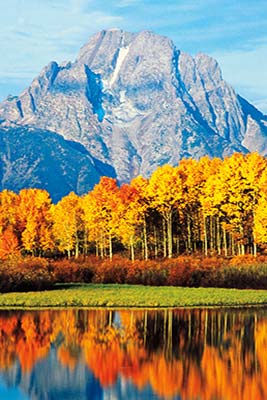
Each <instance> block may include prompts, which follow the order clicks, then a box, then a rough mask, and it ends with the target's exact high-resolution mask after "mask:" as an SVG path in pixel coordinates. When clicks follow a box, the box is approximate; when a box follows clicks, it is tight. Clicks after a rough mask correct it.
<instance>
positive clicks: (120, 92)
mask: <svg viewBox="0 0 267 400" xmlns="http://www.w3.org/2000/svg"><path fill="white" fill-rule="evenodd" d="M0 120H2V121H3V125H4V126H7V127H9V126H12V124H14V123H15V124H16V125H19V126H25V127H26V126H32V127H35V128H38V129H45V130H51V131H53V132H57V133H59V134H61V135H62V136H63V137H64V138H65V139H66V140H71V141H75V142H78V143H80V144H82V145H83V146H84V148H86V149H87V150H88V151H89V152H90V154H91V155H92V156H93V157H95V158H96V159H99V160H100V161H101V162H103V163H105V164H110V165H112V166H114V168H115V171H116V175H117V177H118V179H119V180H120V181H129V180H130V179H131V178H132V177H134V176H136V175H137V174H143V175H144V176H148V175H149V174H151V172H152V171H153V170H154V169H155V168H156V167H157V166H158V165H162V164H164V163H170V164H177V162H178V161H179V160H180V159H181V158H183V157H194V158H199V157H201V156H203V155H209V156H211V157H213V156H217V157H224V156H226V155H230V154H232V153H233V152H235V151H241V152H247V151H255V150H257V151H259V152H260V153H261V154H264V155H265V154H266V153H267V139H266V138H267V118H266V117H265V116H264V115H262V114H261V113H260V112H259V111H258V110H256V109H255V108H254V107H253V106H252V105H250V104H249V103H248V102H246V100H244V99H242V98H241V97H240V96H238V95H237V94H236V93H235V91H234V90H233V88H232V87H231V86H229V85H228V84H227V83H226V82H225V81H224V80H223V78H222V74H221V71H220V68H219V66H218V64H217V62H216V61H215V60H214V59H212V58H210V57H208V56H207V55H204V54H198V55H196V56H195V57H191V56H190V55H188V54H185V53H183V52H181V51H180V50H178V49H177V48H176V47H175V45H174V44H173V42H172V41H171V40H170V39H168V38H166V37H163V36H159V35H155V34H153V33H151V32H147V31H144V32H140V33H137V34H132V33H128V32H124V31H121V30H114V29H113V30H108V31H102V32H99V33H97V34H96V35H94V36H92V37H91V38H90V40H89V42H88V43H87V44H85V46H83V47H82V49H81V50H80V52H79V55H78V57H77V59H76V61H75V62H73V63H67V64H66V63H65V64H61V65H58V64H57V63H56V62H51V63H50V64H49V65H48V66H46V67H45V68H44V69H43V70H42V72H41V73H40V75H39V76H38V77H37V78H36V79H34V81H33V82H32V84H31V85H30V87H29V88H28V89H26V90H25V91H24V92H23V93H22V94H21V95H20V96H18V97H14V98H9V99H8V100H6V101H5V102H3V103H2V104H1V105H0Z"/></svg>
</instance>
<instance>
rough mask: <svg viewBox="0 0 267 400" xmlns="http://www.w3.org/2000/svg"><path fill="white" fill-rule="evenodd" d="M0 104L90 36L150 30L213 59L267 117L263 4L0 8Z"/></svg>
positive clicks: (109, 0)
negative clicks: (108, 31) (106, 31)
mask: <svg viewBox="0 0 267 400" xmlns="http://www.w3.org/2000/svg"><path fill="white" fill-rule="evenodd" d="M0 4H1V14H0V52H1V53H0V54H1V55H0V100H2V99H4V98H5V97H6V96H7V95H8V94H19V93H20V91H21V90H22V89H24V88H25V87H27V86H28V85H29V83H30V82H31V81H32V79H33V78H34V77H35V76H36V75H38V73H39V72H40V70H41V69H42V68H43V67H44V66H45V65H46V64H48V62H50V61H52V60H55V61H57V62H62V61H66V60H74V59H75V57H76V55H77V53H78V51H79V48H80V47H81V46H82V45H83V44H84V43H85V42H86V41H87V40H88V38H89V36H90V35H92V34H93V33H95V32H97V31H99V30H102V29H107V28H114V27H116V28H121V29H124V30H128V31H131V32H137V31H140V30H152V31H154V32H155V33H159V34H162V35H166V36H168V37H170V38H171V39H172V40H173V41H174V43H175V44H176V46H177V47H178V48H179V49H181V50H183V51H185V52H188V53H190V54H192V55H194V54H196V53H198V52H204V53H206V54H209V55H211V56H214V57H215V58H216V59H217V60H218V62H219V64H220V66H221V68H222V71H223V76H224V78H225V79H226V80H227V81H228V82H229V83H231V84H232V85H233V87H234V88H235V90H236V91H237V92H238V93H239V94H241V95H242V96H244V97H245V98H246V99H247V100H249V101H251V102H252V103H253V104H254V105H256V106H257V107H258V108H259V109H260V110H262V111H263V112H265V113H267V67H266V64H267V0H0Z"/></svg>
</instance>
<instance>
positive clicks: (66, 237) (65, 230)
mask: <svg viewBox="0 0 267 400" xmlns="http://www.w3.org/2000/svg"><path fill="white" fill-rule="evenodd" d="M51 214H52V219H53V237H54V239H55V241H56V244H57V247H58V249H59V250H60V251H64V252H65V251H66V252H67V255H68V258H70V256H71V253H72V251H74V252H75V257H76V258H77V257H78V255H79V245H80V235H79V234H80V232H81V231H83V229H84V227H83V210H82V206H81V200H80V197H79V196H77V195H76V194H75V193H74V192H71V193H70V194H69V195H68V196H65V197H63V198H62V199H61V200H60V201H59V202H58V203H57V204H56V205H53V206H52V208H51Z"/></svg>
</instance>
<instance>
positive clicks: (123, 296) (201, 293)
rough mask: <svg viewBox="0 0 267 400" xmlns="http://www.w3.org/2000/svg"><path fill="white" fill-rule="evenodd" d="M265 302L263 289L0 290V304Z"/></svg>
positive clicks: (80, 287)
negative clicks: (0, 291)
mask: <svg viewBox="0 0 267 400" xmlns="http://www.w3.org/2000/svg"><path fill="white" fill-rule="evenodd" d="M263 304H266V305H267V291H266V290H238V289H219V288H218V289H215V288H186V287H151V286H140V285H138V286H137V285H117V284H111V285H103V284H88V285H79V284H73V285H58V286H57V287H56V289H54V290H50V291H40V292H28V293H6V294H0V307H1V308H4V307H10V308H16V307H18V308H20V307H22V308H31V307H35V308H36V307H37V308H39V307H40V308H41V307H193V306H194V307H197V306H200V307H201V306H225V307H227V306H245V305H263Z"/></svg>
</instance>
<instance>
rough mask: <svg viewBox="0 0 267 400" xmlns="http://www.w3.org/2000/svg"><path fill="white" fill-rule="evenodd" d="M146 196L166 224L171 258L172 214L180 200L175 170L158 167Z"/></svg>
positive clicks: (178, 177) (166, 166)
mask: <svg viewBox="0 0 267 400" xmlns="http://www.w3.org/2000/svg"><path fill="white" fill-rule="evenodd" d="M148 195H149V197H150V205H151V207H154V208H155V209H156V210H157V211H158V212H159V213H160V215H161V216H162V218H163V221H164V223H166V226H167V245H168V257H169V258H171V257H172V251H173V250H172V249H173V242H172V241H173V237H172V218H173V212H174V210H175V208H176V207H177V204H178V202H179V201H181V200H182V180H181V178H180V176H179V174H178V173H177V168H176V167H172V166H170V165H168V164H166V165H164V166H162V167H158V168H157V169H156V171H155V172H153V174H152V176H151V178H150V180H149V184H148ZM163 229H164V227H163Z"/></svg>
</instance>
